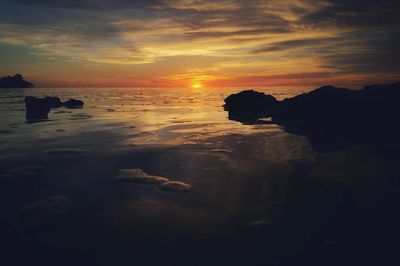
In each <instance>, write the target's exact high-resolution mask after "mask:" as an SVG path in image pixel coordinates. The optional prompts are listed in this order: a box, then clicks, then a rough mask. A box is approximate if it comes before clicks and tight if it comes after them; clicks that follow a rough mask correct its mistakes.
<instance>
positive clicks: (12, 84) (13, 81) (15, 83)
mask: <svg viewBox="0 0 400 266" xmlns="http://www.w3.org/2000/svg"><path fill="white" fill-rule="evenodd" d="M33 86H34V85H33V84H32V83H30V82H28V81H25V80H24V78H23V77H22V75H21V74H15V75H14V76H7V77H2V78H0V88H32V87H33Z"/></svg>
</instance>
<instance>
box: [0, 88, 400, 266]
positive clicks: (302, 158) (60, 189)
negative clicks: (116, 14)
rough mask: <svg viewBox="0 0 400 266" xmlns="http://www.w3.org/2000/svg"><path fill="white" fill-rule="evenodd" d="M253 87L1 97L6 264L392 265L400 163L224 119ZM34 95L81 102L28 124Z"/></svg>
mask: <svg viewBox="0 0 400 266" xmlns="http://www.w3.org/2000/svg"><path fill="white" fill-rule="evenodd" d="M244 89H247V88H197V89H194V88H176V89H172V88H102V87H99V88H32V89H1V90H0V213H1V215H0V236H1V237H0V250H1V253H2V256H1V257H2V258H0V263H1V264H2V265H74V266H75V265H339V264H340V265H360V264H359V263H360V262H377V263H378V264H380V265H389V264H385V263H389V262H391V261H393V258H392V256H391V255H393V254H394V253H392V251H393V250H391V248H393V249H394V248H395V245H394V244H393V243H395V242H396V239H398V236H399V234H398V232H397V231H395V230H394V228H397V227H398V222H399V221H398V217H397V216H395V215H393V213H397V212H398V211H399V206H400V204H398V203H400V200H399V199H400V197H399V193H400V190H399V189H398V188H399V186H398V184H397V183H396V182H397V181H396V180H399V178H397V177H399V176H400V164H399V158H397V157H387V156H384V155H382V154H379V153H376V152H374V151H373V150H371V149H370V148H369V147H360V146H354V147H346V148H342V149H337V150H333V151H326V152H320V151H316V150H314V149H313V147H312V146H311V145H310V142H309V140H308V139H307V137H306V136H302V135H296V134H291V133H287V132H285V130H284V129H283V128H281V127H280V126H278V125H276V124H272V123H259V124H246V123H240V122H237V121H233V120H229V119H228V114H227V112H226V111H224V109H223V104H224V99H225V98H226V97H227V96H229V95H230V94H232V93H237V92H239V91H242V90H244ZM249 89H250V88H249ZM255 89H256V90H258V91H262V92H265V93H268V94H271V95H273V96H274V97H276V98H277V99H278V100H283V99H285V98H289V97H293V96H296V95H299V94H302V93H306V92H309V91H311V90H313V89H314V88H313V87H300V86H299V87H296V86H292V87H270V88H255ZM26 96H36V97H44V96H57V97H59V98H60V99H61V100H63V101H65V100H68V99H71V98H73V99H79V100H82V101H84V103H85V104H84V106H83V108H77V109H67V108H64V107H62V108H56V109H52V110H51V111H50V113H49V120H47V121H42V122H38V123H27V122H26V120H25V105H24V98H25V97H26ZM127 172H129V173H136V179H129V178H128V179H124V178H121V173H127ZM138 173H139V179H138V178H137V177H138ZM123 177H126V176H123ZM134 177H135V176H134ZM154 177H156V178H154ZM157 178H158V179H157ZM160 178H161V179H160ZM154 180H156V181H154ZM157 180H169V182H172V184H174V185H173V186H170V187H168V186H164V185H163V184H161V183H159V182H158V181H157ZM393 182H394V183H395V184H394V185H393ZM396 184H397V185H396ZM392 241H393V242H392ZM1 261H2V262H1Z"/></svg>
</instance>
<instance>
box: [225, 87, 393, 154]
mask: <svg viewBox="0 0 400 266" xmlns="http://www.w3.org/2000/svg"><path fill="white" fill-rule="evenodd" d="M243 93H244V94H243ZM248 93H249V92H248V91H245V92H242V94H241V93H239V94H235V95H231V96H229V97H228V98H227V99H225V102H226V103H227V104H226V105H225V106H224V108H225V110H227V111H228V112H229V118H230V119H233V120H237V121H240V122H248V123H252V122H254V121H257V119H259V118H263V117H271V118H272V121H273V122H274V123H276V124H279V125H281V126H283V127H284V129H285V131H287V132H290V133H296V134H302V135H305V136H307V137H308V138H309V139H310V141H311V143H312V144H313V146H314V147H315V148H317V149H320V150H326V149H332V148H338V147H343V146H347V145H351V144H367V145H386V144H393V143H394V144H399V145H400V139H399V138H398V134H399V133H400V126H399V125H398V123H397V122H396V121H397V120H398V117H399V115H400V82H397V83H393V84H388V85H373V86H366V87H364V88H363V89H362V90H350V89H345V88H336V87H333V86H325V87H321V88H319V89H316V90H314V91H312V92H309V93H304V94H301V95H298V96H295V97H293V98H288V99H285V100H283V101H277V102H276V103H272V102H265V103H264V104H262V102H263V101H264V99H265V96H266V95H264V94H262V93H258V94H256V93H254V92H252V93H251V97H249V96H248V95H247V94H248ZM233 96H234V97H235V103H234V104H230V99H231V98H232V97H233ZM271 97H272V96H271ZM251 106H254V107H251ZM242 109H243V110H242ZM249 110H251V112H249ZM237 117H239V118H240V119H237ZM243 117H244V118H247V120H245V121H243Z"/></svg>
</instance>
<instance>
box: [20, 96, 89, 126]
mask: <svg viewBox="0 0 400 266" xmlns="http://www.w3.org/2000/svg"><path fill="white" fill-rule="evenodd" d="M83 104H84V103H83V102H82V101H80V100H75V99H70V100H68V101H66V102H61V100H60V99H59V98H58V97H49V96H47V97H45V98H37V97H33V96H27V97H25V108H26V119H27V120H28V121H36V120H46V119H48V114H49V112H50V110H51V108H59V107H62V106H65V107H67V108H77V107H82V106H83Z"/></svg>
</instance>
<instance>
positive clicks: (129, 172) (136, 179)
mask: <svg viewBox="0 0 400 266" xmlns="http://www.w3.org/2000/svg"><path fill="white" fill-rule="evenodd" d="M114 179H115V180H117V181H122V182H132V183H139V184H152V185H160V184H163V183H166V182H168V181H169V179H168V178H165V177H162V176H154V175H149V174H147V173H145V172H144V171H143V170H142V169H138V168H133V169H121V170H119V173H118V175H117V176H116V177H115V178H114Z"/></svg>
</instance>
